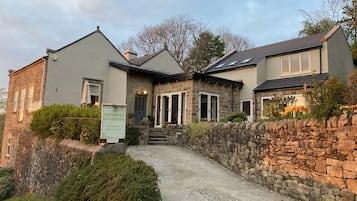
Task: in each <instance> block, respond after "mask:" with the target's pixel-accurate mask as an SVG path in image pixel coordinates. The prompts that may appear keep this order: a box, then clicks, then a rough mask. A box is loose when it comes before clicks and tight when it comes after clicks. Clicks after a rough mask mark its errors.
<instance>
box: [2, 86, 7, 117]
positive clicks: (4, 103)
mask: <svg viewBox="0 0 357 201" xmlns="http://www.w3.org/2000/svg"><path fill="white" fill-rule="evenodd" d="M6 100H7V92H6V90H5V89H4V88H0V114H2V113H5V112H6Z"/></svg>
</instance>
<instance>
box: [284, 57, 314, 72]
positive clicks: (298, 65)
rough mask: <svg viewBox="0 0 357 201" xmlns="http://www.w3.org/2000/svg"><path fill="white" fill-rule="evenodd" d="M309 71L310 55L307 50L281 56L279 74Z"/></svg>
mask: <svg viewBox="0 0 357 201" xmlns="http://www.w3.org/2000/svg"><path fill="white" fill-rule="evenodd" d="M309 71H310V57H309V53H308V52H301V53H296V54H291V55H284V56H281V74H282V75H289V74H299V73H304V72H309Z"/></svg>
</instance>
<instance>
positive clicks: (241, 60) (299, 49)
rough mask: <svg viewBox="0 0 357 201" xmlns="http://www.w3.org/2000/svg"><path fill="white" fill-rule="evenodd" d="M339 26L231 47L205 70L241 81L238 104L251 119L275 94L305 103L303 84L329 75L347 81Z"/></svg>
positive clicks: (347, 56)
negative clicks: (239, 48) (262, 43)
mask: <svg viewBox="0 0 357 201" xmlns="http://www.w3.org/2000/svg"><path fill="white" fill-rule="evenodd" d="M351 55H352V54H351V50H350V48H349V45H348V43H347V41H346V38H345V36H344V34H343V30H342V28H341V27H340V26H336V27H334V28H333V29H331V30H330V31H329V32H326V33H320V34H315V35H310V36H306V37H302V38H297V39H292V40H288V41H283V42H279V43H275V44H270V45H266V46H262V47H257V48H253V49H248V50H245V51H241V52H237V51H232V52H230V53H228V54H227V55H225V56H223V57H222V58H221V59H220V60H218V61H217V62H215V63H213V64H211V65H210V66H208V67H207V69H206V74H208V75H212V76H216V77H220V78H225V79H229V80H235V81H242V82H243V83H244V86H243V88H242V89H241V91H240V108H241V111H244V112H245V113H246V114H248V119H249V120H250V121H253V120H259V119H262V118H265V117H264V114H263V109H264V105H265V104H266V103H267V102H269V100H270V99H271V98H272V97H274V96H294V97H295V98H296V100H297V103H296V104H298V105H305V104H306V103H305V98H304V96H303V94H304V86H306V85H308V84H311V83H312V76H313V74H316V75H317V78H318V80H320V81H321V80H326V79H327V78H328V77H329V76H336V77H339V78H340V79H341V80H342V81H347V78H348V76H349V74H350V73H351V72H352V71H353V70H354V69H355V66H354V65H353V60H352V56H351Z"/></svg>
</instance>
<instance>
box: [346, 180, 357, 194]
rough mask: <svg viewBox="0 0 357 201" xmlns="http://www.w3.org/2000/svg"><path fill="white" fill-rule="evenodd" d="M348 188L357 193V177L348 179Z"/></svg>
mask: <svg viewBox="0 0 357 201" xmlns="http://www.w3.org/2000/svg"><path fill="white" fill-rule="evenodd" d="M347 188H348V190H349V191H350V192H352V193H354V194H357V179H348V180H347Z"/></svg>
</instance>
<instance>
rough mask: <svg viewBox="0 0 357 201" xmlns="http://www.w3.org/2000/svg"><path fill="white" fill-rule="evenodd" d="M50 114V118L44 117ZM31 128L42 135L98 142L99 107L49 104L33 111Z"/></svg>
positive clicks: (88, 142) (90, 142) (91, 142)
mask: <svg viewBox="0 0 357 201" xmlns="http://www.w3.org/2000/svg"><path fill="white" fill-rule="evenodd" d="M46 116H50V118H48V119H47V118H45V117H46ZM30 127H31V130H33V131H34V132H36V134H38V135H40V136H42V137H48V136H50V135H53V136H55V137H57V138H66V139H73V140H80V141H81V142H84V143H87V144H98V142H99V138H100V109H99V108H96V107H93V108H83V107H75V106H73V105H51V106H47V107H44V108H42V109H40V110H38V111H36V112H35V113H34V116H33V119H32V122H31V124H30Z"/></svg>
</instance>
